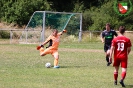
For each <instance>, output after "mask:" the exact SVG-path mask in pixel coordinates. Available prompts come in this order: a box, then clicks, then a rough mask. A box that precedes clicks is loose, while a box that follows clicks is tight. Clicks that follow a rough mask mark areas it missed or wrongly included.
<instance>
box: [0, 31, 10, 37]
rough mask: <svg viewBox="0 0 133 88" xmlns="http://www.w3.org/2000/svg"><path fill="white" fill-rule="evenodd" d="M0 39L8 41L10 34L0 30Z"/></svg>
mask: <svg viewBox="0 0 133 88" xmlns="http://www.w3.org/2000/svg"><path fill="white" fill-rule="evenodd" d="M0 38H2V39H9V38H10V33H9V32H7V31H4V30H0Z"/></svg>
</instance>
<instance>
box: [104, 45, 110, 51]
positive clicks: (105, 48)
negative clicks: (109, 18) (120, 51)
mask: <svg viewBox="0 0 133 88" xmlns="http://www.w3.org/2000/svg"><path fill="white" fill-rule="evenodd" d="M110 48H111V44H104V51H105V52H107V50H110Z"/></svg>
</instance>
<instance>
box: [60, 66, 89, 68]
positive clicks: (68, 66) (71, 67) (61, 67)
mask: <svg viewBox="0 0 133 88" xmlns="http://www.w3.org/2000/svg"><path fill="white" fill-rule="evenodd" d="M60 67H61V68H83V67H88V66H60Z"/></svg>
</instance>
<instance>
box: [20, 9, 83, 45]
mask: <svg viewBox="0 0 133 88" xmlns="http://www.w3.org/2000/svg"><path fill="white" fill-rule="evenodd" d="M53 29H57V30H58V31H59V32H60V31H63V30H64V29H66V30H67V33H66V34H65V35H64V36H65V37H67V38H70V37H73V36H74V37H76V39H75V41H80V40H81V35H82V33H81V32H82V13H67V12H51V11H35V12H34V13H33V15H32V16H31V18H30V20H29V22H28V24H27V26H26V27H25V29H24V30H23V31H22V35H21V36H20V40H19V43H24V44H32V43H40V42H43V41H45V39H46V38H47V37H48V36H49V35H50V34H51V33H52V30H53ZM67 38H66V39H67ZM64 41H65V40H64Z"/></svg>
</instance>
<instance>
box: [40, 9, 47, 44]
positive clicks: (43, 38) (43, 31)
mask: <svg viewBox="0 0 133 88" xmlns="http://www.w3.org/2000/svg"><path fill="white" fill-rule="evenodd" d="M45 14H46V12H45V11H44V12H43V27H42V36H41V37H42V41H41V42H43V41H44V40H45V35H44V34H45Z"/></svg>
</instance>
